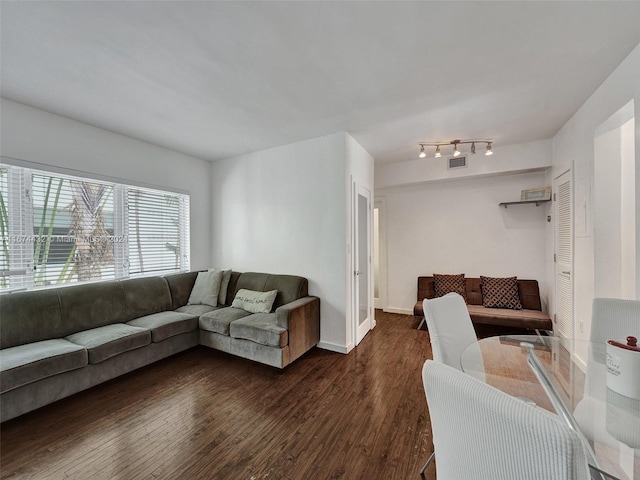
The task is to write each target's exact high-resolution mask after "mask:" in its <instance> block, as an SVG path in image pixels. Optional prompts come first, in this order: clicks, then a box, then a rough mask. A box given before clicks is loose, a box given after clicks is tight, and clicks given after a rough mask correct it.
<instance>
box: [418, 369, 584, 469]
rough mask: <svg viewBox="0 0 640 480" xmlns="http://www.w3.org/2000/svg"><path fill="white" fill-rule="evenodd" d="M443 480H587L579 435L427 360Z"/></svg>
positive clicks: (426, 378)
mask: <svg viewBox="0 0 640 480" xmlns="http://www.w3.org/2000/svg"><path fill="white" fill-rule="evenodd" d="M422 381H423V385H424V390H425V394H426V397H427V403H428V405H429V415H430V417H431V429H432V432H433V443H434V446H435V448H436V449H437V452H438V458H437V479H438V480H460V479H474V480H483V479H491V480H512V479H518V480H540V479H545V480H584V479H588V478H589V466H588V464H587V457H586V454H585V451H584V450H583V447H582V444H581V442H580V439H579V438H578V435H577V434H576V433H575V432H574V431H573V430H571V429H570V428H569V427H568V426H566V425H565V423H564V422H563V421H562V420H561V419H560V418H558V417H557V416H555V415H553V414H551V413H550V412H547V411H545V410H543V409H540V408H535V407H532V406H530V405H528V404H527V403H525V402H522V401H520V400H518V399H516V398H514V397H511V396H509V395H507V394H506V393H503V392H501V391H499V390H497V389H495V388H494V387H491V386H489V385H487V384H485V383H483V382H481V381H479V380H477V379H475V378H473V377H471V376H470V375H466V374H464V373H463V372H460V371H459V370H457V369H455V368H452V367H450V366H448V365H444V364H442V363H439V362H435V361H432V360H427V361H426V362H425V364H424V366H423V369H422Z"/></svg>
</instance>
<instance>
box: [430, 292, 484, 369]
mask: <svg viewBox="0 0 640 480" xmlns="http://www.w3.org/2000/svg"><path fill="white" fill-rule="evenodd" d="M422 309H423V311H424V318H425V320H426V322H427V328H428V331H429V339H430V341H431V351H432V352H433V359H434V360H435V361H437V362H442V363H444V364H446V365H449V366H451V367H454V368H457V369H458V370H462V365H461V363H460V358H461V357H462V352H463V351H464V350H465V349H466V348H467V347H468V346H469V345H471V344H473V343H476V342H477V337H476V331H475V329H474V328H473V323H471V317H470V316H469V310H467V304H466V303H465V301H464V298H462V296H461V295H458V294H457V293H447V294H446V295H444V296H442V297H437V298H432V299H424V301H423V302H422Z"/></svg>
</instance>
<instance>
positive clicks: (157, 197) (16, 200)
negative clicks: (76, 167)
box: [0, 164, 189, 292]
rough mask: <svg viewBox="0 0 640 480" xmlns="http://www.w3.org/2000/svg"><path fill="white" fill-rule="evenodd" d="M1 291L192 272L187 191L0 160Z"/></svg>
mask: <svg viewBox="0 0 640 480" xmlns="http://www.w3.org/2000/svg"><path fill="white" fill-rule="evenodd" d="M0 234H1V235H2V250H1V254H0V292H2V291H13V290H22V289H28V288H34V287H44V286H48V285H59V284H66V283H75V282H86V281H95V280H106V279H115V278H127V277H129V276H135V275H144V274H163V273H169V272H175V271H187V270H189V196H188V195H183V194H178V193H174V192H166V191H160V190H153V189H148V188H141V187H134V186H130V185H123V184H117V183H110V182H102V181H97V180H93V179H87V178H79V177H72V176H67V175H51V174H49V173H47V172H42V171H37V170H32V169H27V168H23V167H16V166H11V165H4V164H0Z"/></svg>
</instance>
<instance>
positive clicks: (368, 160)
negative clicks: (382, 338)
mask: <svg viewBox="0 0 640 480" xmlns="http://www.w3.org/2000/svg"><path fill="white" fill-rule="evenodd" d="M345 140H346V145H345V147H346V157H345V163H346V165H345V166H346V172H345V173H346V175H345V192H349V195H351V194H352V188H353V186H352V185H351V182H355V183H356V184H357V185H359V186H361V187H364V188H366V189H367V190H369V192H370V194H371V199H370V200H371V209H373V195H374V192H373V170H374V161H373V157H372V156H371V155H369V153H368V152H367V151H366V150H365V149H364V148H362V146H361V145H360V144H359V143H358V142H356V141H355V140H354V139H353V137H351V135H349V134H346V135H345ZM352 200H353V201H355V196H354V197H353V198H352V199H350V201H349V202H347V205H346V206H347V209H346V217H345V218H346V227H345V228H346V231H345V233H346V243H347V261H346V263H345V276H346V281H347V288H346V292H345V294H346V308H347V312H349V314H350V315H349V320H348V321H347V324H346V327H347V332H346V346H347V347H346V350H347V351H350V350H351V349H352V348H353V347H354V345H355V341H354V338H353V336H354V328H355V322H357V321H358V319H357V317H358V315H357V313H356V312H354V311H353V301H352V300H353V288H354V287H353V282H354V277H353V272H354V270H355V264H356V263H355V258H354V255H353V254H354V248H353V245H352V244H351V243H352V238H353V237H352V235H353V232H352V231H351V225H352V222H353V221H354V218H353V209H354V208H355V206H354V205H353V204H352ZM371 223H373V215H372V217H371ZM369 226H370V229H369V230H370V235H372V234H373V228H372V227H373V226H372V225H371V224H370V225H369ZM371 240H372V239H371ZM372 246H373V244H372ZM370 270H371V271H370V272H369V282H370V285H371V286H372V288H371V298H370V302H371V305H370V307H373V269H370ZM370 310H371V317H372V322H373V326H375V319H374V318H373V317H374V315H373V308H370Z"/></svg>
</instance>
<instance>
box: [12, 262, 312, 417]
mask: <svg viewBox="0 0 640 480" xmlns="http://www.w3.org/2000/svg"><path fill="white" fill-rule="evenodd" d="M197 275H198V272H188V273H179V274H174V275H168V276H164V277H145V278H136V279H127V280H120V281H104V282H97V283H89V284H83V285H75V286H68V287H60V288H52V289H43V290H34V291H28V292H18V293H11V294H5V295H2V296H0V421H2V422H3V421H5V420H9V419H11V418H14V417H17V416H19V415H22V414H24V413H26V412H29V411H32V410H34V409H36V408H39V407H42V406H44V405H47V404H49V403H52V402H54V401H56V400H59V399H61V398H64V397H67V396H69V395H72V394H74V393H76V392H79V391H81V390H84V389H87V388H90V387H92V386H94V385H97V384H99V383H102V382H105V381H107V380H110V379H112V378H115V377H117V376H119V375H122V374H124V373H127V372H130V371H132V370H135V369H136V368H140V367H142V366H145V365H149V364H151V363H153V362H156V361H158V360H160V359H162V358H165V357H168V356H170V355H173V354H175V353H178V352H181V351H183V350H187V349H189V348H192V347H195V346H196V345H199V344H202V345H206V346H207V347H211V348H215V349H217V350H222V351H223V352H227V353H230V354H233V355H237V356H240V357H243V358H247V359H250V360H254V361H257V362H261V363H264V364H267V365H271V366H273V367H277V368H284V367H285V366H287V365H288V364H290V363H291V362H293V361H294V360H296V359H297V358H298V357H300V356H301V355H302V354H303V353H305V352H306V351H308V350H309V349H311V348H312V347H314V346H315V345H316V344H317V343H318V342H319V340H320V300H319V299H318V298H317V297H313V296H309V294H308V282H307V279H306V278H303V277H298V276H293V275H271V274H267V273H255V272H250V273H238V272H232V273H231V278H230V280H229V286H228V290H227V296H226V301H225V305H217V306H215V307H214V306H210V305H202V304H200V305H189V304H188V301H189V296H190V294H191V290H192V288H193V286H194V284H195V281H196V277H197ZM240 289H247V290H253V291H259V292H267V291H270V290H277V292H278V293H277V295H276V298H275V301H274V303H273V307H272V309H271V311H270V312H269V313H249V312H246V311H244V310H242V309H238V308H234V307H231V306H230V305H231V304H232V303H233V300H234V298H235V295H236V293H237V292H238V291H239V290H240Z"/></svg>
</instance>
